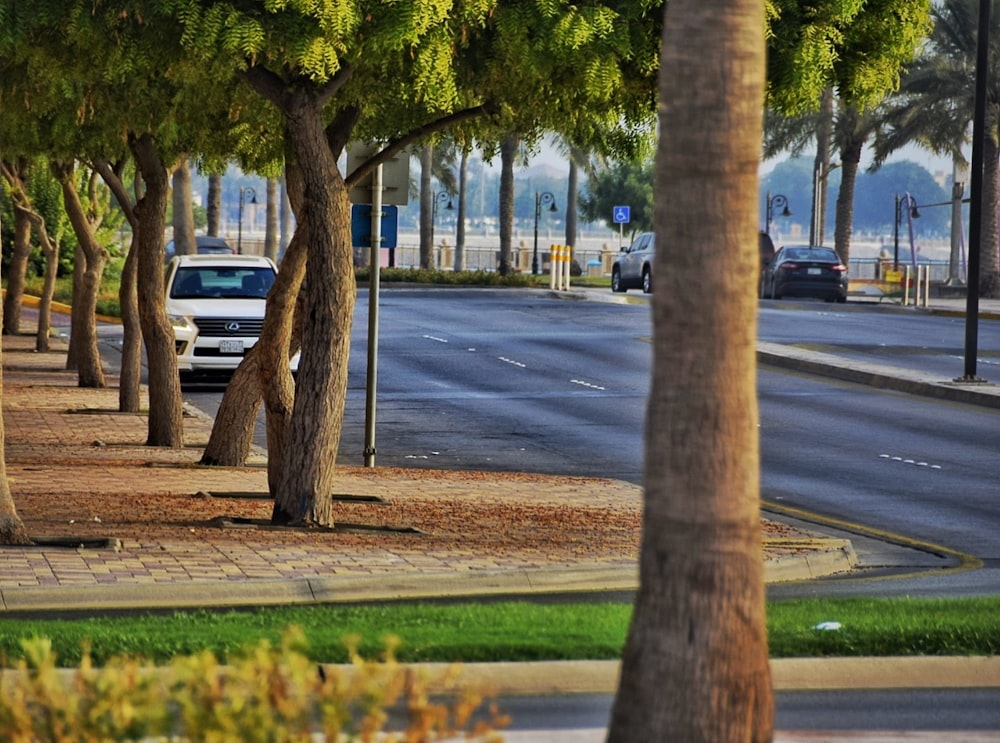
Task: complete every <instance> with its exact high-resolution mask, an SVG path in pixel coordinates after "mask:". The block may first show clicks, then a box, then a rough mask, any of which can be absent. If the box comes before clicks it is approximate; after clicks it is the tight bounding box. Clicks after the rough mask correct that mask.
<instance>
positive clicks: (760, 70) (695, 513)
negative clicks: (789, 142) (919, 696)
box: [608, 0, 773, 743]
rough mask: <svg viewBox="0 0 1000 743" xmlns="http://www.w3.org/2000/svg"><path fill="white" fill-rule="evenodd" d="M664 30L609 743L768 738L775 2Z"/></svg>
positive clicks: (726, 6)
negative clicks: (766, 295)
mask: <svg viewBox="0 0 1000 743" xmlns="http://www.w3.org/2000/svg"><path fill="white" fill-rule="evenodd" d="M663 28H664V31H663V47H662V60H661V65H660V69H661V73H660V96H659V98H660V101H661V104H660V121H659V129H660V132H661V135H660V141H659V149H658V152H657V163H656V186H657V211H656V214H655V224H656V231H657V243H658V246H659V249H658V250H657V253H656V268H655V269H654V273H656V276H657V286H656V294H655V295H654V297H653V327H654V332H653V378H652V385H651V393H650V398H649V407H648V411H647V420H646V436H645V447H646V456H645V462H646V465H645V496H644V503H645V512H644V518H643V535H642V545H641V552H640V585H639V591H638V595H637V597H636V605H635V612H634V614H633V619H632V625H631V627H630V629H629V636H628V640H627V643H626V647H625V652H624V656H623V659H622V671H621V681H620V685H619V689H618V694H617V696H616V698H615V702H614V707H613V711H612V718H611V728H610V731H609V736H608V740H609V741H610V743H625V742H626V741H627V742H628V743H632V742H633V741H702V742H703V743H731V742H732V741H744V743H764V742H765V741H770V740H771V738H772V734H773V698H772V691H771V683H770V671H769V666H768V652H767V635H766V625H765V614H764V578H763V562H762V559H761V553H762V545H761V533H760V503H759V477H760V472H759V453H758V440H757V436H758V434H757V423H758V416H757V397H756V381H755V375H756V360H755V354H756V328H755V326H756V316H757V298H756V292H755V287H754V286H753V285H752V284H751V283H749V282H747V281H746V279H745V277H746V276H752V275H756V272H757V268H758V262H759V256H758V251H757V246H756V241H755V240H753V239H752V238H753V236H754V235H755V234H756V232H757V219H756V214H755V208H754V206H755V196H756V194H757V185H758V183H757V166H758V161H759V151H760V144H761V141H762V111H763V95H764V69H765V57H764V37H763V30H764V8H763V3H762V2H761V0H671V1H670V3H669V4H668V5H667V7H666V11H665V20H664V24H663ZM705 49H711V50H712V54H711V55H706V54H704V50H705ZM719 60H723V62H722V63H720V62H719ZM708 121H725V122H726V123H727V125H726V126H724V127H718V126H705V122H708ZM661 235H662V240H661V239H660V236H661ZM695 243H697V244H698V245H700V246H701V249H699V250H697V251H692V250H690V246H691V245H693V244H695ZM710 294H711V295H712V299H711V300H710V301H706V299H705V298H706V296H708V295H710Z"/></svg>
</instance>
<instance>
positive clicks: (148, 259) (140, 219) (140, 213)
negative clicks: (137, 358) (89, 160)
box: [129, 135, 184, 447]
mask: <svg viewBox="0 0 1000 743" xmlns="http://www.w3.org/2000/svg"><path fill="white" fill-rule="evenodd" d="M129 145H130V147H131V149H132V154H133V156H134V157H135V160H136V163H137V164H138V167H139V171H140V173H141V174H142V179H143V182H144V183H145V187H146V192H145V193H144V194H143V197H142V199H141V200H140V201H139V203H138V204H136V208H135V212H136V216H137V226H138V229H137V230H136V241H135V244H134V245H133V249H134V250H136V253H137V262H138V266H137V273H138V283H139V287H140V289H139V292H138V295H139V303H138V306H139V324H140V326H141V327H142V337H143V340H144V341H145V344H146V356H147V362H148V364H147V369H148V374H149V422H148V435H147V438H146V445H147V446H170V447H181V446H183V445H184V429H183V416H182V409H181V385H180V377H179V376H178V374H177V353H176V350H175V348H174V331H173V328H172V327H171V326H170V321H169V320H168V319H167V315H166V310H165V308H164V304H163V280H164V277H163V228H164V225H165V223H166V213H167V199H168V198H169V187H168V178H167V170H166V168H165V166H164V165H163V161H162V159H161V158H160V156H159V153H158V152H157V151H156V145H155V144H154V143H153V141H152V138H151V137H149V136H148V135H143V136H141V137H139V138H138V139H132V140H130V142H129Z"/></svg>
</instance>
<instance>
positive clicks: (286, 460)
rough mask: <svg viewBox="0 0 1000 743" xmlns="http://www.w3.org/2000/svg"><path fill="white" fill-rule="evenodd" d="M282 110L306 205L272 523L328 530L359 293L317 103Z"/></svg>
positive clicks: (295, 98)
mask: <svg viewBox="0 0 1000 743" xmlns="http://www.w3.org/2000/svg"><path fill="white" fill-rule="evenodd" d="M285 111H286V116H287V121H288V126H287V130H288V137H289V142H290V145H291V147H292V150H293V152H294V157H295V166H296V167H297V168H298V169H299V172H301V174H302V183H303V194H304V198H303V205H302V208H301V210H300V211H297V216H298V218H299V222H298V229H297V230H296V238H297V237H298V236H299V234H300V233H301V235H302V237H303V238H304V240H305V243H306V252H307V253H308V255H307V258H306V272H307V276H308V279H307V281H306V284H305V285H304V289H303V292H302V296H301V297H300V298H299V307H298V311H299V312H301V313H302V318H303V319H302V355H301V358H300V361H299V374H298V379H297V381H296V385H295V403H294V407H293V411H292V416H291V420H290V423H289V430H288V442H287V445H286V446H285V447H284V451H283V452H281V464H280V469H279V472H278V477H279V484H278V488H277V492H275V494H274V495H275V520H276V521H279V522H287V523H294V524H317V525H323V526H332V525H333V523H334V514H333V497H332V496H333V479H334V467H335V464H336V458H337V450H338V448H339V444H340V434H341V429H342V424H343V418H342V416H343V411H344V403H345V400H346V397H347V368H348V359H349V354H350V341H351V336H350V333H351V323H352V321H353V317H354V303H355V298H356V292H357V287H356V282H355V279H354V266H353V262H354V261H353V249H352V247H351V239H350V235H351V212H350V203H349V201H348V199H347V188H346V186H345V184H344V181H343V177H342V175H341V173H340V171H339V170H338V167H337V162H336V159H335V158H334V156H333V153H332V152H331V150H330V147H329V146H328V144H327V138H326V134H325V132H324V124H323V114H322V108H321V105H320V102H319V101H318V100H315V99H312V98H310V97H308V96H304V95H301V94H294V93H286V96H285ZM290 251H291V248H289V252H290ZM288 260H289V256H288V255H286V256H285V261H288ZM269 314H270V310H269Z"/></svg>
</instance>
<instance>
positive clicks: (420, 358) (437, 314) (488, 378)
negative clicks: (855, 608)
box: [189, 288, 1000, 595]
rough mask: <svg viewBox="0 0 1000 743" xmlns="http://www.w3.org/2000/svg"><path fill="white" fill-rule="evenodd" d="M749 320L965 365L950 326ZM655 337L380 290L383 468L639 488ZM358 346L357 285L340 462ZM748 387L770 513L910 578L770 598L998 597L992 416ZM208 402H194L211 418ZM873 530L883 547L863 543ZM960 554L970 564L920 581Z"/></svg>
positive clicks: (886, 316) (884, 317)
mask: <svg viewBox="0 0 1000 743" xmlns="http://www.w3.org/2000/svg"><path fill="white" fill-rule="evenodd" d="M759 324H760V329H759V335H760V337H761V339H762V340H769V341H775V342H781V343H794V344H796V345H800V346H806V347H810V348H813V347H820V348H822V350H826V351H833V352H836V353H838V354H846V355H848V356H850V355H852V354H854V355H857V357H859V358H865V359H869V360H870V359H872V358H875V359H884V360H886V363H889V362H891V363H898V364H904V365H907V366H908V368H926V369H927V370H929V371H934V372H935V373H938V371H937V370H938V369H939V368H941V366H944V367H948V365H949V364H951V365H952V366H953V370H952V371H948V372H947V373H949V374H951V376H954V375H958V374H960V373H961V370H962V362H961V358H960V355H961V343H962V338H963V332H964V324H963V322H962V321H961V320H957V319H955V318H948V317H934V316H928V315H926V314H919V315H918V314H915V313H909V312H900V311H892V310H887V309H886V308H881V307H878V306H870V305H868V306H850V305H849V306H847V307H833V306H832V305H827V304H825V303H821V302H819V303H817V302H809V301H803V302H794V303H785V302H782V303H769V302H765V303H762V305H761V314H760V323H759ZM651 332H652V328H651V323H650V318H649V310H648V306H646V305H644V304H636V305H632V304H605V303H598V302H581V301H565V300H558V299H553V298H551V297H550V296H548V295H547V294H544V293H539V292H528V291H523V292H522V291H510V290H503V291H491V290H483V289H473V290H464V289H425V288H419V289H405V288H402V289H401V288H392V289H389V290H386V291H384V292H383V293H382V303H381V312H380V337H379V369H378V382H379V384H378V398H377V400H378V403H377V410H376V447H377V454H376V465H377V466H401V467H433V468H442V469H450V468H460V469H483V470H493V471H527V472H542V473H548V474H568V475H591V476H610V477H617V478H620V479H625V480H629V481H632V482H641V479H642V458H643V442H642V431H643V423H644V415H645V403H646V396H647V392H648V379H649V369H650V363H651V345H650V343H649V339H650V335H651ZM980 337H981V340H980V349H981V354H980V356H981V358H982V359H983V360H984V362H985V361H986V360H989V359H990V358H991V357H992V354H993V350H992V349H998V348H1000V323H995V322H982V323H980ZM366 344H367V298H366V292H364V291H362V293H361V296H360V297H359V302H358V311H357V315H356V318H355V327H354V344H353V348H352V358H351V366H350V381H349V394H348V404H347V410H346V412H345V420H344V431H343V437H342V441H341V449H340V454H339V458H338V461H340V462H342V463H347V464H362V463H363V461H364V460H363V448H364V430H365V428H364V427H365V385H366V376H365V374H366V364H367V358H366ZM956 354H957V355H958V357H956ZM925 365H926V366H925ZM758 389H759V399H760V417H761V452H762V473H761V490H762V495H763V498H764V499H765V501H767V502H769V503H774V504H776V505H778V506H781V507H784V508H792V509H801V510H803V511H806V512H809V513H811V514H817V515H818V516H820V517H823V518H824V519H835V520H839V521H844V522H846V524H844V525H843V528H844V530H845V531H843V532H841V531H839V530H837V529H832V527H830V529H831V533H837V534H838V535H841V534H844V533H846V535H847V536H850V537H851V538H852V540H854V541H855V544H856V547H857V548H860V549H859V551H860V552H861V553H862V558H863V566H864V568H865V570H864V573H863V574H864V576H865V577H866V578H870V577H878V578H883V577H885V576H889V575H899V574H910V573H914V572H915V571H916V573H919V574H920V575H915V576H914V577H911V578H907V579H905V580H898V579H897V580H895V581H892V582H891V583H890V582H886V581H884V580H879V581H871V580H866V581H859V580H851V581H833V582H831V581H825V582H823V583H822V584H818V585H811V586H809V587H799V588H791V587H780V588H776V589H775V590H774V593H775V595H786V594H789V595H790V594H795V593H796V592H817V591H821V592H823V593H828V592H829V593H837V594H841V595H849V594H851V595H858V594H860V595H886V594H893V593H899V594H902V595H906V594H921V595H941V594H982V593H987V594H995V593H1000V559H998V558H1000V547H998V546H997V540H996V539H995V538H994V535H995V534H996V533H997V532H998V531H1000V504H998V503H997V501H996V499H995V498H994V497H993V494H994V493H995V490H996V488H995V475H994V470H995V464H994V463H995V461H996V455H997V448H998V446H997V443H996V436H995V432H996V430H997V429H998V424H1000V418H998V415H1000V413H998V412H995V411H993V410H990V409H986V408H980V407H974V406H967V405H960V404H954V403H947V402H940V401H934V400H930V399H925V398H921V397H915V396H910V395H905V394H900V393H894V392H889V391H884V390H876V389H873V388H870V387H865V386H861V385H853V384H847V383H841V382H837V381H834V380H830V379H823V378H817V377H811V376H807V375H803V374H796V373H789V372H784V371H779V370H773V369H767V368H761V370H760V372H759V375H758ZM219 394H220V393H219V392H218V391H215V392H213V393H209V394H201V393H197V394H191V395H189V398H190V399H191V400H192V401H193V402H194V403H195V404H196V405H198V406H199V407H201V408H203V409H205V410H207V411H208V412H212V410H213V409H214V405H217V402H218V399H219ZM258 440H259V443H261V444H263V431H262V428H261V431H260V433H259V436H258ZM808 525H809V526H810V527H811V528H815V527H816V523H815V521H810V523H809V524H808ZM822 528H823V529H827V528H828V527H827V526H825V525H824V526H823V527H822ZM866 530H876V531H877V532H878V537H879V538H878V539H867V538H866V537H865V536H864V533H865V531H866ZM886 534H888V535H890V536H892V535H896V536H898V541H899V542H900V543H901V544H900V545H895V544H893V543H892V540H891V539H890V540H889V541H887V540H886V539H885V536H886ZM928 546H930V549H928ZM937 547H940V548H941V549H936V548H937ZM963 560H965V562H967V563H968V562H969V561H980V562H981V563H982V565H983V567H982V569H979V570H975V571H966V572H958V573H948V574H940V572H937V571H935V572H928V571H927V570H926V569H927V568H942V567H949V566H951V567H954V566H957V565H960V564H961V563H962V562H963Z"/></svg>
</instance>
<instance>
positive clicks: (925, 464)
mask: <svg viewBox="0 0 1000 743" xmlns="http://www.w3.org/2000/svg"><path fill="white" fill-rule="evenodd" d="M878 457H879V459H888V460H889V461H890V462H899V463H900V464H912V465H913V466H914V467H929V468H930V469H932V470H939V469H942V468H941V465H940V464H931V463H930V462H921V461H920V460H917V459H907V458H906V457H898V456H896V455H894V454H879V455H878Z"/></svg>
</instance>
